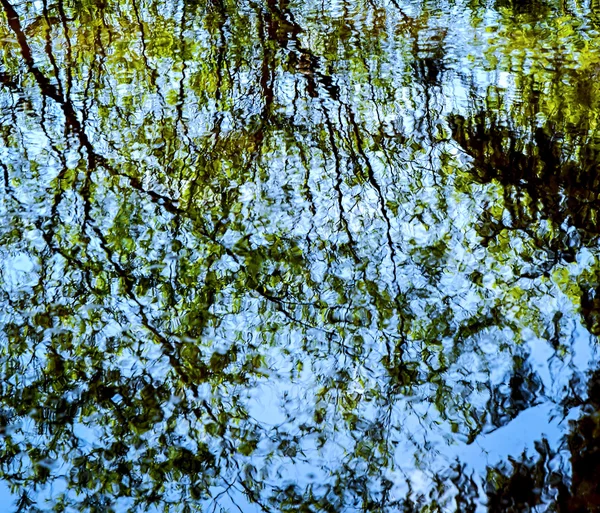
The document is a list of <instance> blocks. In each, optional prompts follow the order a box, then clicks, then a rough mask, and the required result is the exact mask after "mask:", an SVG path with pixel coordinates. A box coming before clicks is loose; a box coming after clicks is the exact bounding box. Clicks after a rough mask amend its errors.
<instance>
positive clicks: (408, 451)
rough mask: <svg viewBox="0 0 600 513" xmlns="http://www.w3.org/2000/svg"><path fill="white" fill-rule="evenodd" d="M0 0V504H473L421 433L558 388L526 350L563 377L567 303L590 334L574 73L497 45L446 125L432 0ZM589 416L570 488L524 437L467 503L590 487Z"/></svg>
mask: <svg viewBox="0 0 600 513" xmlns="http://www.w3.org/2000/svg"><path fill="white" fill-rule="evenodd" d="M0 3H1V4H2V8H3V12H4V18H3V21H2V23H0V31H1V36H2V38H3V41H5V45H4V47H3V50H2V57H3V68H2V70H1V72H2V73H1V75H0V82H1V83H2V86H3V87H2V89H1V91H0V102H1V104H2V106H3V114H2V119H1V124H0V126H1V130H0V137H1V140H2V145H3V147H2V150H1V153H0V157H1V159H0V160H1V162H2V174H3V178H2V180H3V187H4V189H3V195H2V203H1V205H0V208H1V209H2V215H3V217H4V219H5V220H6V222H5V223H4V224H3V226H2V227H1V228H0V240H1V241H2V242H1V251H2V255H3V259H4V262H5V264H4V266H3V268H2V280H3V281H2V285H1V287H0V293H1V301H2V311H3V313H2V325H3V332H4V337H3V340H2V370H3V381H2V386H1V387H0V394H1V397H2V407H3V410H2V415H1V417H0V425H1V430H2V434H3V438H2V446H1V450H0V469H1V472H2V476H3V477H4V479H6V480H7V481H8V482H10V483H11V484H12V485H13V486H14V489H15V491H16V492H17V493H18V496H19V499H18V500H19V504H18V505H19V507H20V508H21V509H22V510H31V511H34V510H35V508H42V509H44V508H46V509H48V508H50V507H53V508H54V509H55V510H57V511H68V510H73V509H74V510H78V511H124V510H129V511H149V510H151V508H156V509H158V510H160V511H193V510H199V509H201V508H204V509H205V510H207V511H218V510H219V508H221V509H223V510H226V508H227V507H228V505H229V504H231V506H232V507H235V505H238V509H240V510H242V511H246V509H247V508H250V507H256V508H257V510H262V511H332V512H333V511H354V510H362V511H398V510H401V511H446V510H450V509H454V510H456V511H475V509H476V505H477V504H478V503H479V502H480V501H481V493H480V489H479V477H478V476H475V475H473V472H471V471H470V470H469V469H468V468H467V467H466V466H465V465H463V464H461V463H460V462H458V463H455V462H453V461H450V460H451V458H449V457H448V456H447V455H446V453H444V447H445V446H446V445H448V444H449V443H456V442H459V443H464V444H470V443H473V442H474V441H476V440H477V439H478V437H479V436H480V435H483V434H486V433H489V432H491V431H493V430H495V429H498V428H501V427H503V426H505V425H507V424H509V423H510V422H511V421H513V420H514V419H516V418H517V417H518V415H519V414H520V413H521V412H523V411H525V410H527V409H529V408H531V407H532V406H534V405H537V404H540V403H541V402H543V401H554V402H556V403H560V402H561V401H563V399H565V397H566V398H572V397H573V394H572V393H571V391H569V392H567V393H563V395H562V396H561V395H560V394H558V393H556V392H555V391H552V390H546V385H545V384H544V382H543V380H542V378H541V377H540V376H539V369H537V368H536V367H535V366H534V365H533V363H532V362H531V358H530V351H531V348H530V346H528V344H527V343H526V342H528V341H529V340H537V341H539V342H540V343H547V344H550V345H551V346H552V348H553V350H554V351H555V353H556V357H557V358H558V359H559V360H560V362H561V363H560V365H562V366H563V370H564V372H565V373H566V374H568V373H569V372H575V371H573V370H572V369H571V370H569V369H568V368H567V367H568V366H569V365H571V363H570V360H569V358H568V355H569V352H570V350H571V347H570V344H571V342H570V341H569V337H570V336H571V333H570V332H569V329H570V330H571V331H572V327H571V328H569V322H571V321H572V319H573V311H572V310H574V307H573V306H572V305H570V304H569V301H571V303H573V304H580V306H581V312H582V315H583V318H584V322H585V324H586V326H587V327H588V329H589V330H590V332H592V333H594V334H596V332H597V331H598V328H597V325H598V321H597V320H596V317H597V311H599V310H600V307H598V306H597V305H596V303H597V301H598V300H597V295H598V292H597V290H598V287H600V285H599V283H600V282H598V281H597V280H596V281H593V280H592V279H591V277H593V276H595V273H596V271H595V267H594V265H589V266H587V267H586V268H585V269H584V270H583V271H582V272H581V273H580V274H579V276H578V280H579V281H578V283H580V285H579V286H578V287H579V288H577V287H575V288H573V287H571V286H570V284H569V283H568V281H569V278H568V276H569V271H568V269H567V266H568V264H570V263H572V262H574V261H575V260H576V258H577V255H578V254H579V252H580V251H582V250H583V249H584V248H591V247H592V246H593V245H594V243H595V241H596V236H597V230H596V228H595V226H596V214H597V212H596V211H597V207H596V204H595V199H594V198H595V196H594V194H593V192H592V191H593V188H594V186H595V183H596V182H595V178H594V173H595V167H594V166H595V158H596V154H595V150H594V149H593V147H594V145H593V141H594V138H593V136H592V135H591V134H592V132H593V130H594V129H595V117H594V116H595V112H596V111H595V109H594V107H595V100H594V97H595V96H594V94H593V92H589V94H587V93H585V91H583V89H582V88H581V86H580V85H578V84H579V83H580V81H581V80H582V77H588V78H590V77H593V76H594V65H593V64H589V65H585V64H584V65H582V66H579V67H573V66H571V67H568V66H567V67H565V68H564V69H563V68H560V69H557V70H556V71H555V72H553V73H556V74H558V77H556V76H554V75H552V76H551V77H550V78H548V77H546V76H545V75H542V76H541V77H540V76H536V74H535V73H534V72H531V71H530V72H527V71H525V70H526V68H525V66H523V65H522V63H519V65H518V66H516V67H514V68H512V67H509V66H508V64H506V63H505V62H502V63H501V65H500V67H502V66H506V68H507V69H511V70H513V72H514V75H515V76H516V80H518V81H523V84H521V83H520V82H519V83H517V84H516V86H515V87H516V90H517V91H518V93H519V95H521V98H522V100H521V101H520V102H513V103H506V104H503V105H502V106H498V105H495V106H492V105H484V106H483V107H482V106H481V105H477V104H473V105H471V104H469V105H468V106H467V108H466V111H464V110H463V111H461V112H455V113H453V114H452V115H451V116H450V117H447V115H448V107H447V104H446V100H445V97H446V94H447V88H448V87H449V85H448V84H449V83H451V82H452V81H453V80H454V79H455V78H456V77H458V78H460V79H461V80H462V78H464V77H463V76H461V75H460V74H459V73H457V72H456V71H455V68H456V65H457V63H458V62H459V60H460V59H459V57H458V56H457V55H456V54H455V53H452V52H450V54H448V53H447V52H449V48H451V47H452V46H453V45H456V41H455V39H456V37H457V36H456V34H453V33H452V30H450V29H451V28H452V27H444V26H443V27H440V23H439V19H438V17H437V16H436V12H437V11H436V8H434V7H433V6H429V7H428V6H425V5H423V6H420V7H419V9H418V10H415V9H413V8H409V7H410V6H408V5H407V6H406V8H404V7H403V6H402V5H399V4H397V3H396V2H392V3H391V4H389V5H388V4H387V3H378V2H358V3H357V2H353V3H350V2H342V3H341V4H340V5H339V6H338V7H339V9H337V8H331V9H330V8H327V9H326V8H325V7H324V6H323V5H322V4H321V3H316V2H314V3H313V2H308V3H305V4H303V5H300V4H297V3H293V2H285V1H280V2H276V1H265V2H258V3H257V2H242V3H235V2H229V1H227V0H221V1H219V0H215V1H212V2H208V3H196V2H189V1H185V0H184V1H183V2H180V3H175V4H172V5H169V6H161V5H159V4H156V3H151V2H138V1H137V0H133V1H129V2H122V1H120V2H89V1H83V2H81V1H80V2H74V3H65V2H62V1H59V2H57V3H55V4H49V3H47V2H42V3H29V2H25V3H22V4H19V5H16V4H15V5H13V4H12V3H10V2H9V1H8V0H0ZM440 9H441V8H440ZM496 9H497V10H498V12H502V10H503V9H506V10H508V11H510V9H515V7H514V6H512V7H511V6H496ZM440 12H441V15H442V16H446V15H447V13H445V12H444V11H443V10H442V11H440ZM476 15H477V11H475V10H474V11H473V13H472V17H473V19H472V20H470V21H471V22H472V23H473V24H474V25H476V24H477V21H476ZM506 16H508V17H509V14H506ZM443 21H444V23H449V19H445V20H443ZM505 23H506V26H507V28H506V30H508V29H509V27H508V25H509V22H508V21H506V22H505ZM453 38H454V39H453ZM499 41H500V43H498V44H504V43H503V42H502V41H503V40H502V39H499ZM529 43H530V44H531V45H532V47H533V45H534V43H532V42H531V41H530V42H529ZM575 43H577V41H575ZM575 43H574V44H575ZM507 44H508V43H507ZM568 51H572V49H568ZM568 51H567V50H565V52H567V53H568ZM588 54H589V55H588V57H589V62H590V63H595V62H596V61H595V60H594V59H595V51H594V48H593V47H590V48H589V49H588ZM503 55H506V56H507V57H506V58H507V59H509V58H510V54H509V52H508V51H506V52H505V53H504V54H503ZM487 57H489V55H488V56H487ZM586 62H587V61H586ZM514 69H516V70H517V71H514ZM534 71H536V70H534ZM536 72H537V71H536ZM563 72H564V75H561V74H560V73H563ZM540 73H545V72H543V71H540ZM554 80H558V82H557V83H563V86H562V88H561V89H556V90H555V91H552V92H553V93H554V94H553V95H550V94H549V95H547V97H544V98H542V95H541V94H540V93H541V87H542V86H540V87H537V88H536V87H535V84H548V83H552V81H554ZM465 83H466V82H465ZM465 83H463V84H462V85H461V87H462V88H464V90H465V91H467V94H468V95H470V97H476V96H477V87H478V86H474V90H473V91H470V90H468V86H467V85H465ZM584 93H585V94H584ZM526 94H529V95H530V96H525V95H526ZM569 95H571V96H569ZM500 96H501V95H500ZM493 98H494V96H493V95H490V98H488V99H487V101H488V103H490V104H491V102H492V101H493ZM565 98H566V99H565ZM573 98H578V99H579V100H578V101H579V103H575V104H572V102H571V103H569V101H570V100H572V99H573ZM562 101H564V102H565V105H570V106H569V107H568V109H569V110H568V115H567V111H566V110H564V109H563V110H561V108H557V109H554V108H550V107H547V108H546V107H544V106H545V105H550V106H554V103H552V102H562ZM544 102H546V103H544ZM535 105H537V106H538V107H532V106H535ZM560 105H562V104H560ZM573 105H575V106H573ZM532 108H537V109H538V110H537V111H535V112H532V111H531V109H532ZM565 109H566V107H565ZM548 112H551V113H552V114H549V113H548ZM539 113H546V114H545V117H544V119H543V120H542V122H537V121H535V119H537V118H535V116H537V115H538V114H539ZM446 119H447V120H448V123H446ZM573 120H575V121H573ZM573 124H576V125H577V127H578V129H577V130H574V129H573V126H572V125H573ZM448 128H450V129H448ZM450 132H451V134H450ZM450 137H451V138H452V140H451V139H450ZM457 152H458V153H457ZM463 157H464V158H468V159H469V164H468V165H465V164H464V162H461V161H460V158H463ZM486 187H487V188H486ZM589 251H591V250H589ZM563 271H564V272H563ZM561 272H562V274H561ZM565 273H566V274H565ZM565 276H566V277H565ZM532 284H533V285H532ZM548 298H555V300H554V302H553V303H552V304H551V306H549V307H548V306H544V304H543V302H544V301H548ZM556 298H559V299H556ZM565 298H566V299H565ZM562 392H564V391H562ZM590 397H591V396H590ZM565 400H566V399H565ZM582 401H585V400H584V399H582ZM590 401H591V399H590ZM590 404H591V403H590ZM586 415H587V414H586ZM586 418H588V419H592V416H589V417H586V416H583V417H582V418H581V419H580V420H579V421H578V422H579V424H578V425H577V427H573V428H572V432H573V435H572V439H571V438H570V439H569V440H570V441H569V444H570V445H569V447H570V450H571V451H572V453H573V455H574V456H573V458H572V461H571V463H572V466H573V477H572V483H571V484H568V482H567V481H568V480H567V477H564V479H565V481H564V483H563V481H560V483H561V484H560V486H559V484H557V483H558V481H557V480H556V479H555V476H554V477H551V478H548V479H551V481H552V482H551V483H550V484H549V485H546V481H544V480H543V479H546V477H543V476H542V477H540V476H539V475H541V472H542V470H541V469H545V466H544V465H545V464H546V463H547V461H549V459H551V458H553V457H554V454H555V453H554V452H552V451H555V449H554V448H550V447H547V445H544V444H543V443H540V445H539V446H538V452H539V454H540V459H539V460H537V459H535V460H531V458H529V457H527V456H525V457H524V459H523V460H522V461H517V460H515V461H514V462H513V463H512V464H511V465H512V466H511V467H508V466H507V467H506V468H504V467H499V468H497V469H491V468H490V469H489V471H488V478H487V479H486V483H487V485H488V488H487V495H488V503H487V505H488V508H489V509H490V511H508V510H509V509H510V508H513V510H514V511H522V510H525V509H524V508H527V507H529V508H532V507H534V506H535V505H537V504H545V503H546V502H547V501H546V496H542V495H543V493H546V492H543V493H542V491H540V490H545V488H544V486H549V487H550V488H552V489H556V490H559V492H558V493H559V502H558V503H560V504H567V506H565V507H568V508H571V509H568V511H571V510H572V508H577V507H580V506H579V504H580V503H581V501H583V502H586V501H587V503H590V504H592V503H593V501H594V500H595V499H594V497H595V495H594V494H595V493H596V491H594V490H591V489H590V486H588V485H589V484H590V483H592V482H593V480H592V477H590V476H592V474H589V473H586V472H588V471H587V470H585V471H584V470H580V469H583V468H584V467H585V468H586V469H589V464H588V463H586V462H585V461H584V460H586V458H588V456H587V454H588V453H587V452H586V451H588V452H589V454H593V450H594V449H593V436H594V435H593V433H594V429H592V428H590V426H588V425H587V424H586V425H584V424H585V422H588V424H589V422H593V420H592V421H586V420H585V419H586ZM592 427H593V426H592ZM577 436H580V437H582V439H581V440H579V442H577V441H576V437H577ZM577 444H579V445H577ZM590 457H591V456H590ZM586 461H587V460H586ZM440 462H441V463H440ZM440 466H442V467H443V469H441V470H440ZM594 475H595V474H594ZM565 476H566V474H565ZM540 479H542V481H540ZM560 479H563V477H562V476H561V477H560ZM419 483H421V484H420V485H419ZM423 483H426V484H425V485H423ZM561 486H562V487H561ZM550 488H548V489H550ZM565 490H566V491H565ZM568 490H571V491H568ZM547 493H548V494H549V495H548V496H549V497H551V498H553V499H555V498H556V497H555V495H556V494H555V493H554V492H547ZM552 494H554V495H552ZM561 494H562V495H561ZM565 497H566V498H565ZM574 497H578V498H577V499H575V498H574ZM582 497H583V498H582ZM45 499H48V501H47V502H46V503H45V502H44V501H45ZM244 501H245V502H244ZM561 501H562V502H561ZM577 501H579V502H577ZM251 505H252V506H251ZM561 507H563V506H561ZM581 507H583V506H581ZM498 508H500V509H498ZM502 508H504V509H502ZM515 508H516V509H515ZM519 508H520V509H519ZM574 511H576V509H575V510H574Z"/></svg>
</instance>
